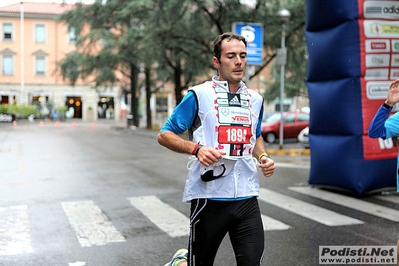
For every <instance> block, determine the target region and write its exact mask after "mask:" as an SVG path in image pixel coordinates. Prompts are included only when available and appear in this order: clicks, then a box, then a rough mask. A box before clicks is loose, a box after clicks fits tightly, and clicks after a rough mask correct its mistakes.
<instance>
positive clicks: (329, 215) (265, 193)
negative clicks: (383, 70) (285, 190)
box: [259, 188, 364, 226]
mask: <svg viewBox="0 0 399 266" xmlns="http://www.w3.org/2000/svg"><path fill="white" fill-rule="evenodd" d="M259 199H260V200H261V201H265V202H267V203H269V204H272V205H274V206H277V207H279V208H282V209H284V210H287V211H290V212H293V213H295V214H297V215H300V216H303V217H305V218H308V219H311V220H314V221H316V222H319V223H321V224H324V225H327V226H341V225H352V224H363V223H364V222H363V221H360V220H357V219H354V218H351V217H348V216H345V215H341V214H339V213H336V212H333V211H330V210H327V209H324V208H321V207H318V206H316V205H313V204H310V203H307V202H304V201H301V200H297V199H294V198H292V197H289V196H286V195H283V194H280V193H277V192H274V191H272V190H269V189H266V188H261V189H260V194H259Z"/></svg>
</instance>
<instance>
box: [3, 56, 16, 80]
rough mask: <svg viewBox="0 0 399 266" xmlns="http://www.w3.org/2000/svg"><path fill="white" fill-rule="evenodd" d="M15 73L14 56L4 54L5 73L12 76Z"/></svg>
mask: <svg viewBox="0 0 399 266" xmlns="http://www.w3.org/2000/svg"><path fill="white" fill-rule="evenodd" d="M13 74H14V57H13V56H12V55H3V75H6V76H12V75H13Z"/></svg>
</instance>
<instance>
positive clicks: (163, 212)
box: [128, 196, 190, 237]
mask: <svg viewBox="0 0 399 266" xmlns="http://www.w3.org/2000/svg"><path fill="white" fill-rule="evenodd" d="M128 200H129V201H130V203H131V204H132V205H133V206H134V207H135V208H137V209H138V210H139V211H141V212H142V213H143V214H144V215H145V216H146V217H147V218H148V219H149V220H150V221H151V222H153V223H154V224H155V225H156V226H158V227H159V228H160V229H161V230H162V231H164V232H165V233H167V234H168V235H169V236H171V237H181V236H187V235H188V234H189V226H190V220H189V219H188V218H187V217H186V216H185V215H184V214H182V213H180V212H179V211H177V210H176V209H174V208H172V207H171V206H170V205H168V204H166V203H164V202H162V201H161V200H159V199H158V198H157V197H155V196H142V197H131V198H128Z"/></svg>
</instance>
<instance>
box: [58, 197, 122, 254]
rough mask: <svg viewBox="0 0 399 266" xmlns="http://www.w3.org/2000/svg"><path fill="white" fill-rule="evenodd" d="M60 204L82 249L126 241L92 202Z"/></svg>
mask: <svg viewBox="0 0 399 266" xmlns="http://www.w3.org/2000/svg"><path fill="white" fill-rule="evenodd" d="M61 204H62V208H63V209H64V212H65V214H66V215H67V216H68V219H69V222H70V224H71V225H72V228H73V229H74V230H75V232H76V236H77V238H78V241H79V243H80V245H81V246H82V247H90V246H103V245H106V244H108V243H113V242H125V241H126V239H125V238H124V237H123V236H122V235H121V234H120V233H119V232H118V230H117V229H116V228H115V227H114V226H113V225H112V223H111V222H110V221H109V219H108V217H107V216H106V215H105V214H104V213H103V212H102V211H101V209H100V208H99V207H98V206H97V205H95V204H94V202H93V201H91V200H87V201H74V202H62V203H61Z"/></svg>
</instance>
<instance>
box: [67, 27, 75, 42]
mask: <svg viewBox="0 0 399 266" xmlns="http://www.w3.org/2000/svg"><path fill="white" fill-rule="evenodd" d="M68 41H69V43H75V42H76V30H75V28H74V27H70V28H69V31H68Z"/></svg>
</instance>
